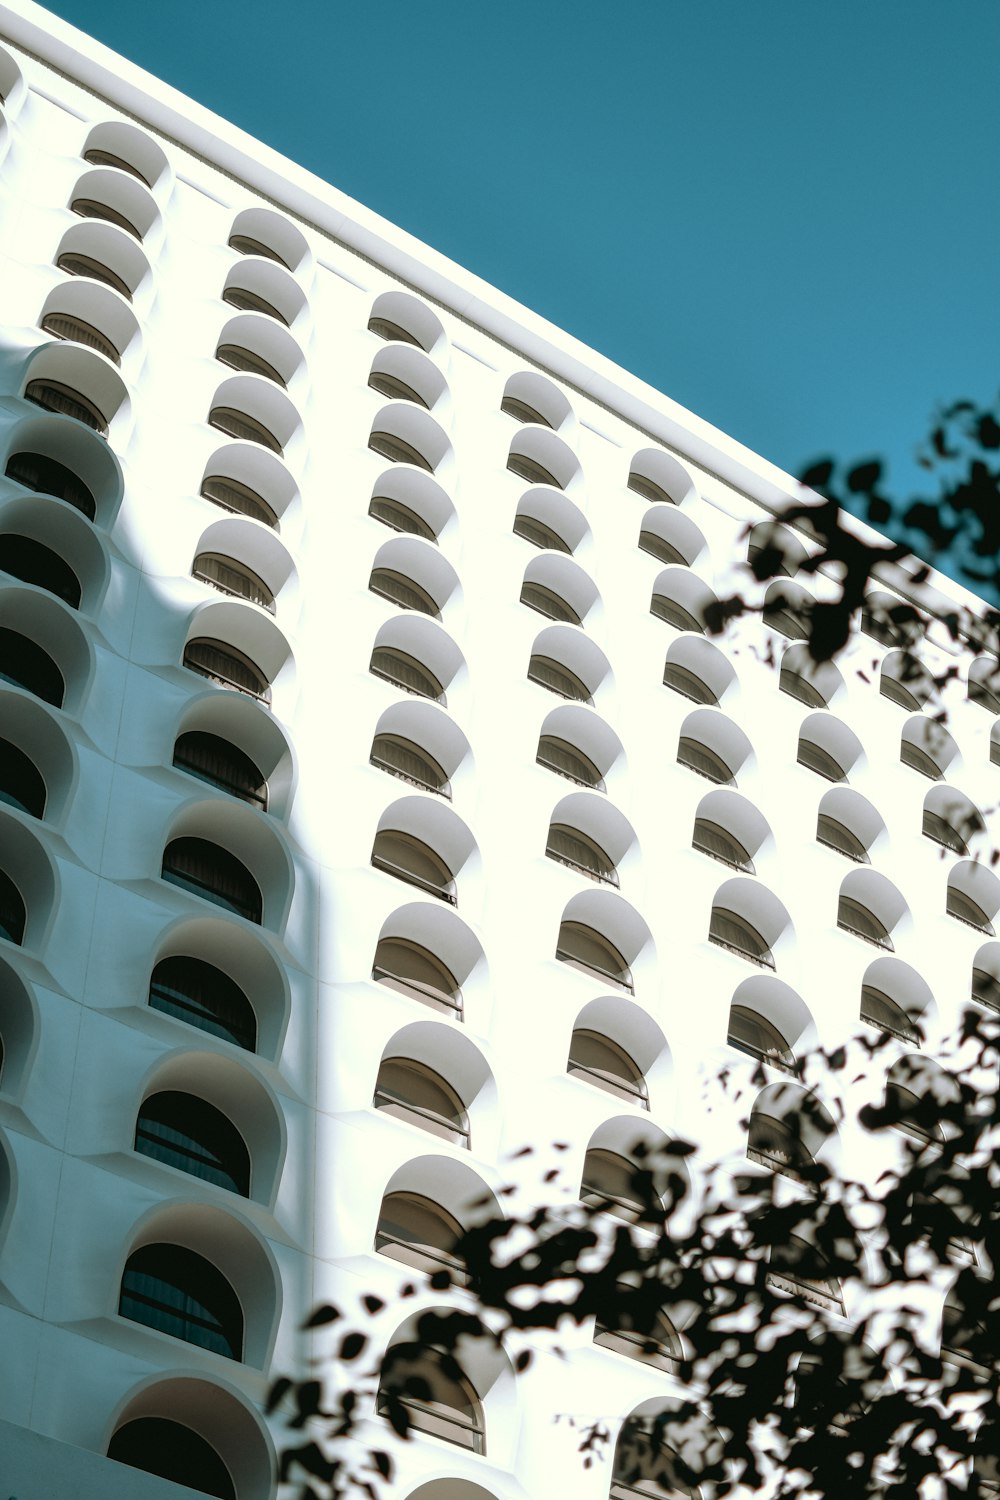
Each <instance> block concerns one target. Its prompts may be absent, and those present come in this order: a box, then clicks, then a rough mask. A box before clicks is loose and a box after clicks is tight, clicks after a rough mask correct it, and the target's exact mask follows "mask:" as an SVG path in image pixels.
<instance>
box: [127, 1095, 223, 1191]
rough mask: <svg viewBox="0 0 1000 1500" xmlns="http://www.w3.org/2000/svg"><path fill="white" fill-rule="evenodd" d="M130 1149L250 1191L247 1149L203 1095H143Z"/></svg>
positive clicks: (220, 1184)
mask: <svg viewBox="0 0 1000 1500" xmlns="http://www.w3.org/2000/svg"><path fill="white" fill-rule="evenodd" d="M135 1149H136V1151H138V1152H139V1154H140V1155H142V1156H151V1157H152V1158H153V1159H154V1161H162V1162H165V1163H166V1164H167V1165H168V1166H171V1167H177V1168H178V1170H179V1171H181V1172H188V1173H189V1174H190V1175H191V1176H192V1177H200V1178H201V1180H202V1181H203V1182H211V1183H214V1184H215V1186H216V1187H222V1188H226V1189H228V1191H229V1192H231V1193H239V1194H240V1195H241V1196H242V1197H244V1198H247V1197H249V1195H250V1153H249V1151H248V1150H247V1148H246V1142H245V1141H244V1140H243V1137H242V1136H241V1135H240V1133H239V1131H238V1130H237V1129H236V1127H235V1125H234V1124H233V1123H232V1121H231V1120H228V1119H227V1118H226V1116H225V1115H224V1114H223V1113H222V1112H221V1110H218V1109H216V1108H215V1107H214V1105H211V1104H208V1103H206V1101H205V1100H204V1099H197V1098H195V1096H194V1095H193V1094H183V1093H180V1092H178V1091H176V1090H164V1091H163V1092H161V1093H159V1094H153V1095H151V1097H150V1098H148V1099H146V1100H144V1102H143V1105H142V1108H141V1109H140V1110H139V1117H138V1119H137V1121H136V1126H135Z"/></svg>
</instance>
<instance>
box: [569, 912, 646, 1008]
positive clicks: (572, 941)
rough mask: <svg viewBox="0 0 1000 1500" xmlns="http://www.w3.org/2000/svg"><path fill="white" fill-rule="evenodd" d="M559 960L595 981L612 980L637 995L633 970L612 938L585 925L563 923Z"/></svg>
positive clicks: (631, 993) (580, 923)
mask: <svg viewBox="0 0 1000 1500" xmlns="http://www.w3.org/2000/svg"><path fill="white" fill-rule="evenodd" d="M556 958H558V959H560V960H561V961H562V962H563V963H564V964H569V965H570V966H571V967H572V968H574V969H579V970H580V972H581V973H583V974H588V975H589V976H590V977H591V978H592V979H600V980H610V981H611V982H612V984H617V985H620V986H621V988H622V989H624V990H628V992H629V994H630V995H633V994H635V982H634V980H633V978H632V970H631V969H630V968H629V966H628V964H627V963H626V962H625V959H624V957H623V956H622V954H621V953H619V951H618V949H617V948H616V947H615V945H614V943H612V942H611V940H610V938H606V937H605V936H604V934H603V933H601V932H595V930H594V929H593V928H592V927H587V926H586V925H585V924H584V923H583V922H563V923H562V924H561V925H560V928H559V938H558V941H557V943H556Z"/></svg>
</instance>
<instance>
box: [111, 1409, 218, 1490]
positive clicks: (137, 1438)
mask: <svg viewBox="0 0 1000 1500" xmlns="http://www.w3.org/2000/svg"><path fill="white" fill-rule="evenodd" d="M108 1457H109V1458H113V1459H115V1460H116V1461H117V1462H118V1463H120V1464H128V1466H129V1468H131V1469H140V1470H142V1472H143V1473H144V1474H157V1475H159V1477H160V1478H161V1479H168V1480H170V1481H171V1483H173V1484H183V1485H187V1487H188V1489H191V1490H198V1491H199V1492H200V1493H201V1494H203V1495H214V1496H215V1497H216V1500H237V1497H236V1489H235V1487H234V1485H233V1481H232V1479H231V1477H230V1474H229V1470H228V1469H227V1468H226V1466H225V1464H224V1463H223V1462H222V1459H221V1458H220V1457H219V1455H218V1454H217V1453H216V1451H215V1449H214V1448H213V1447H212V1446H211V1444H210V1443H207V1442H206V1441H205V1439H204V1438H203V1437H199V1435H198V1433H196V1432H192V1431H191V1429H190V1427H182V1426H181V1424H180V1423H179V1422H171V1421H168V1420H167V1419H166V1418H165V1417H136V1419H135V1420H134V1421H133V1422H126V1423H125V1426H124V1427H119V1429H118V1431H117V1432H116V1433H115V1435H114V1437H113V1438H112V1439H111V1442H110V1444H109V1445H108Z"/></svg>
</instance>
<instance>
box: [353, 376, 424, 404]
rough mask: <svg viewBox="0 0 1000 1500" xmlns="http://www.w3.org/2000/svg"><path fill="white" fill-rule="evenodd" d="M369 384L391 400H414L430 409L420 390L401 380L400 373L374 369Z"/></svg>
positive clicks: (415, 402)
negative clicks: (392, 373)
mask: <svg viewBox="0 0 1000 1500" xmlns="http://www.w3.org/2000/svg"><path fill="white" fill-rule="evenodd" d="M368 384H369V386H370V388H371V389H372V390H373V391H378V393H379V395H380V396H387V397H388V398H389V400H390V401H412V402H414V404H415V405H417V406H422V407H423V408H424V410H425V411H429V410H430V407H429V405H428V403H427V402H426V401H425V400H424V398H423V396H421V394H420V392H419V391H416V390H414V388H413V386H412V385H408V384H407V383H406V381H405V380H400V379H399V377H398V375H390V374H389V373H388V371H386V370H373V371H372V373H371V374H370V375H369V377H368Z"/></svg>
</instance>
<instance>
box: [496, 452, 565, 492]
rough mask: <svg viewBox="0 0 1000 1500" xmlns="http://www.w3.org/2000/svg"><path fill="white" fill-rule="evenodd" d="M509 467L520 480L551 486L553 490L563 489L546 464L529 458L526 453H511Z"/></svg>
mask: <svg viewBox="0 0 1000 1500" xmlns="http://www.w3.org/2000/svg"><path fill="white" fill-rule="evenodd" d="M507 467H508V469H509V470H510V472H511V473H512V474H516V475H517V477H518V479H524V480H527V482H528V484H549V485H551V486H552V488H553V489H556V490H561V489H562V485H561V484H560V483H559V481H558V479H557V478H556V476H555V475H554V474H553V473H552V472H551V471H550V470H549V469H547V468H546V467H545V465H544V464H540V463H539V462H538V460H537V459H534V458H529V457H528V455H527V454H526V453H511V454H510V455H509V456H508V458H507Z"/></svg>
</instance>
